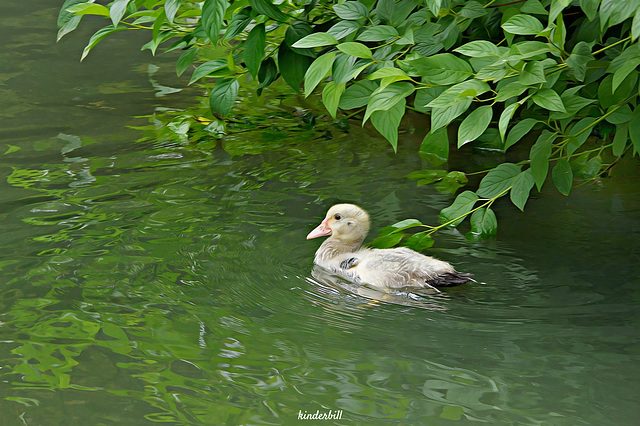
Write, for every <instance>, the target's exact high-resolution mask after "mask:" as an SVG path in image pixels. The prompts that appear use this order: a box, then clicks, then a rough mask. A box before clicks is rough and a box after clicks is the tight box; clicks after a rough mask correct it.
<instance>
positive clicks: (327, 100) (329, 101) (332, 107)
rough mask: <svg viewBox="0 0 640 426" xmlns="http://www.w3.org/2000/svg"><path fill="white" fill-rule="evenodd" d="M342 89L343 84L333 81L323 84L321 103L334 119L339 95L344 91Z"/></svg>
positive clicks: (343, 87)
mask: <svg viewBox="0 0 640 426" xmlns="http://www.w3.org/2000/svg"><path fill="white" fill-rule="evenodd" d="M344 89H345V86H344V84H336V83H335V81H330V82H329V83H327V84H326V85H325V86H324V89H322V103H323V104H324V106H325V108H327V111H329V114H331V116H332V117H333V118H334V119H335V118H336V113H337V111H338V104H339V103H340V97H341V96H342V94H343V93H344Z"/></svg>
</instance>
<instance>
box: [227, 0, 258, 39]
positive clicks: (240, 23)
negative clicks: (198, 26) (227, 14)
mask: <svg viewBox="0 0 640 426" xmlns="http://www.w3.org/2000/svg"><path fill="white" fill-rule="evenodd" d="M251 20H252V18H251V8H250V7H245V8H243V9H240V11H238V12H236V13H234V14H233V18H232V19H231V22H229V25H228V26H227V29H226V31H225V33H224V37H223V40H231V39H232V38H234V37H235V36H237V35H238V34H240V33H242V32H243V31H244V29H245V28H247V26H248V25H249V24H250V23H251Z"/></svg>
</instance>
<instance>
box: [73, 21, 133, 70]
mask: <svg viewBox="0 0 640 426" xmlns="http://www.w3.org/2000/svg"><path fill="white" fill-rule="evenodd" d="M126 29H127V27H125V26H124V25H120V26H119V27H117V28H114V27H113V26H112V25H109V26H107V27H104V28H100V29H99V30H98V31H96V32H95V33H94V34H93V35H92V36H91V38H90V39H89V43H87V45H86V46H85V48H84V50H83V51H82V56H81V57H80V61H82V60H84V58H86V57H87V55H88V54H89V52H91V49H93V48H94V47H95V46H96V44H98V43H99V42H100V41H101V40H102V39H104V38H105V37H106V36H108V35H110V34H114V33H117V32H118V31H123V30H126Z"/></svg>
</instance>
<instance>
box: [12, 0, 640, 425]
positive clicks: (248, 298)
mask: <svg viewBox="0 0 640 426" xmlns="http://www.w3.org/2000/svg"><path fill="white" fill-rule="evenodd" d="M31 3H37V4H38V5H37V6H36V7H32V8H31V9H30V10H33V12H24V11H22V9H23V8H21V7H19V4H18V3H15V2H14V3H13V4H10V2H3V3H2V5H0V38H1V39H2V40H3V43H2V47H1V48H2V51H0V63H1V64H2V65H1V66H2V74H1V75H0V170H1V171H2V174H3V179H2V180H0V186H1V190H2V200H1V204H0V219H1V222H0V232H1V234H2V236H3V238H2V240H1V241H0V247H1V248H2V255H1V256H0V424H3V425H23V424H26V425H76V424H77V425H80V424H82V425H93V424H96V425H97V424H118V425H120V424H127V425H140V424H153V423H160V422H162V423H169V424H171V423H174V424H297V423H301V424H314V423H315V422H313V421H312V420H306V421H303V420H299V416H301V415H302V416H305V415H312V414H315V413H316V412H320V413H329V410H331V414H332V415H334V416H338V414H339V416H340V417H341V418H340V419H333V420H331V421H326V422H325V423H327V424H329V423H332V424H344V425H353V424H383V423H386V424H394V423H397V424H429V425H438V424H443V425H444V424H451V423H452V422H456V421H457V422H458V423H463V424H468V423H476V422H486V423H490V424H561V425H575V424H592V425H603V424H615V425H625V424H636V422H637V417H638V416H639V415H640V409H639V408H638V407H639V406H638V403H637V396H638V395H639V394H640V340H639V331H638V330H639V329H640V328H639V327H640V247H639V246H638V240H639V239H640V197H639V195H640V182H639V181H638V178H637V177H635V178H634V177H632V178H630V177H626V178H623V177H618V178H611V179H606V180H603V181H602V182H600V183H599V184H597V185H586V186H582V187H580V188H576V189H574V191H573V193H572V195H571V197H569V198H565V197H563V196H561V195H559V194H557V193H555V192H554V191H553V190H552V189H551V187H550V186H548V187H546V188H545V190H544V191H543V193H542V194H541V195H539V196H536V198H535V199H532V200H530V201H529V203H528V205H527V210H526V212H525V213H519V212H518V211H517V210H516V209H515V208H514V207H513V206H510V205H509V204H508V203H506V202H505V203H498V205H497V207H496V211H497V214H498V218H499V227H500V228H499V233H498V236H497V238H495V239H493V240H485V241H475V242H474V241H469V240H467V239H466V238H465V237H464V235H462V234H460V233H458V232H456V231H447V232H443V233H441V234H439V235H438V236H437V239H436V245H435V246H434V248H433V249H431V250H430V251H429V254H432V255H434V256H437V257H439V258H441V259H443V260H447V261H450V262H452V263H453V264H454V265H455V266H456V267H457V269H459V270H460V271H465V272H473V273H474V274H475V277H476V278H477V279H478V281H479V282H480V283H478V284H474V285H465V286H461V287H458V288H453V289H449V290H446V291H445V292H444V293H443V294H442V295H438V296H434V297H431V298H425V299H424V300H421V301H420V302H419V303H414V302H412V301H411V300H409V299H407V300H406V302H407V303H402V300H395V299H391V300H382V301H376V300H372V299H370V298H367V297H364V296H362V295H358V294H354V293H352V292H350V291H348V289H343V288H336V287H331V286H328V285H326V284H323V283H322V282H320V281H318V280H316V279H315V278H313V276H312V275H311V269H312V258H313V253H314V251H315V249H316V248H317V246H318V243H319V242H318V241H306V240H305V236H306V234H307V233H308V232H309V231H310V230H311V229H312V228H313V227H315V226H316V225H317V223H318V222H319V221H320V220H321V219H322V217H323V216H324V213H325V211H326V209H327V208H328V207H329V206H330V205H332V204H333V203H335V202H339V201H340V202H353V203H356V204H360V205H362V206H363V207H365V208H366V209H367V210H369V212H370V213H371V215H372V218H373V229H377V228H380V227H383V226H386V225H389V224H391V223H394V222H396V221H398V220H401V219H405V218H408V217H415V218H418V219H420V220H421V221H422V222H424V223H432V224H435V222H436V220H437V216H438V212H439V210H440V209H441V208H443V207H445V206H447V205H448V204H449V203H450V202H451V196H450V195H446V194H441V193H439V192H437V191H436V190H434V189H433V188H431V187H428V186H425V187H419V188H416V187H415V182H412V181H409V180H407V179H405V176H406V174H407V173H409V172H411V171H415V170H419V169H420V168H421V167H422V166H423V164H422V162H421V160H420V159H419V157H418V156H417V155H415V151H416V150H417V146H418V141H419V135H418V133H419V132H416V134H414V133H413V132H412V131H411V128H407V132H406V133H405V134H404V135H403V136H402V138H403V141H402V142H401V148H400V153H399V154H397V155H394V154H393V153H392V151H391V149H390V147H389V145H388V143H387V142H386V141H384V140H382V139H381V138H380V137H378V136H376V134H375V133H374V132H372V131H371V130H369V129H368V128H366V129H364V130H361V129H359V128H355V129H352V131H351V132H349V133H346V132H342V131H339V130H337V129H332V130H325V131H314V130H309V129H308V128H306V127H304V126H302V125H296V126H293V127H292V128H291V129H290V130H288V131H286V132H285V131H282V130H280V129H281V128H282V126H280V127H279V124H278V121H277V120H278V119H274V124H273V128H272V129H271V132H270V133H268V132H246V133H237V134H236V135H235V136H233V137H228V138H226V139H225V140H224V141H223V143H222V145H221V146H220V145H218V146H216V144H215V143H214V142H215V141H210V142H209V143H201V144H189V143H185V142H184V141H181V140H170V139H164V140H158V139H154V138H153V137H150V136H149V135H152V134H153V132H149V131H140V130H135V129H131V128H129V127H128V126H143V125H144V124H145V123H146V122H147V121H146V119H136V118H134V116H148V115H149V114H152V113H153V112H154V111H162V110H164V109H166V108H169V107H172V106H179V105H188V104H189V102H191V100H190V99H191V96H193V93H195V92H192V93H184V92H183V93H176V94H174V95H171V96H168V97H160V96H156V95H160V94H165V93H168V92H171V90H168V89H167V87H162V85H167V86H171V85H172V84H174V85H175V86H176V87H182V85H184V84H185V81H183V80H177V79H176V78H175V77H173V76H172V72H173V71H172V60H173V59H172V58H163V57H159V58H152V57H151V56H150V55H149V54H148V53H139V52H138V51H137V49H138V46H140V45H141V44H142V43H140V41H141V40H142V38H140V36H136V35H129V34H127V35H123V36H122V37H116V38H114V39H112V40H106V41H105V42H104V43H103V44H102V45H99V46H98V48H96V50H95V52H94V53H93V54H92V55H90V56H89V58H88V59H87V60H86V62H84V63H82V64H80V63H78V59H79V56H80V52H81V51H82V48H83V46H84V43H86V41H87V39H88V35H89V34H90V33H91V30H92V29H94V27H92V23H91V22H90V21H89V22H88V24H85V25H84V27H85V29H81V30H80V31H79V33H78V34H71V35H70V36H68V39H67V38H65V39H64V41H63V42H62V43H60V44H58V45H55V44H54V40H55V17H56V15H57V7H58V5H55V6H51V4H50V2H45V1H43V0H39V1H37V2H31ZM54 3H56V2H54ZM96 25H97V23H96ZM150 63H151V64H154V65H155V66H156V67H158V68H159V70H160V71H158V73H157V74H154V77H149V73H148V65H149V64H150ZM153 69H155V68H153ZM159 81H160V83H158V82H159ZM247 102H254V103H255V104H256V105H259V103H260V102H261V101H260V100H257V99H250V100H247ZM292 104H295V102H292ZM266 110H269V111H271V112H273V111H278V108H274V107H270V109H268V108H265V111H266ZM280 111H281V112H282V115H287V114H289V115H291V114H290V113H291V110H290V109H289V110H287V108H286V107H284V106H283V107H282V108H281V109H280ZM276 115H277V114H276ZM265 135H270V136H268V137H267V136H265ZM249 150H250V151H249ZM243 152H251V153H250V154H243ZM465 155H466V157H465V158H462V159H460V161H466V162H467V163H468V164H474V162H475V163H478V162H482V161H487V158H486V155H480V154H478V153H473V152H472V151H469V152H468V153H467V154H465Z"/></svg>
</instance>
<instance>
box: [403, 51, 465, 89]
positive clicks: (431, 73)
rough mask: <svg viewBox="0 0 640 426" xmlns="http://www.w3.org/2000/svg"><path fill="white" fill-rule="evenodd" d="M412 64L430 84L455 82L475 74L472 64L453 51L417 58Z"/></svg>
mask: <svg viewBox="0 0 640 426" xmlns="http://www.w3.org/2000/svg"><path fill="white" fill-rule="evenodd" d="M411 66H413V67H414V69H415V70H416V71H417V72H418V73H419V74H420V76H421V77H422V78H424V79H425V81H426V82H428V83H430V84H437V85H439V84H443V85H444V84H447V85H448V84H455V83H459V82H461V81H464V80H466V79H468V78H469V77H470V76H471V75H472V74H473V68H471V65H469V63H468V62H467V61H465V60H463V59H460V58H458V57H456V56H454V55H452V54H451V53H440V54H437V55H433V56H430V57H428V58H422V57H420V58H417V59H414V60H413V61H411Z"/></svg>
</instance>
